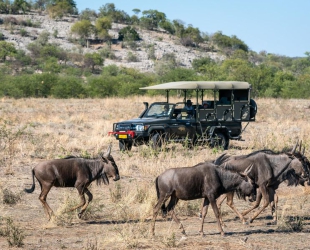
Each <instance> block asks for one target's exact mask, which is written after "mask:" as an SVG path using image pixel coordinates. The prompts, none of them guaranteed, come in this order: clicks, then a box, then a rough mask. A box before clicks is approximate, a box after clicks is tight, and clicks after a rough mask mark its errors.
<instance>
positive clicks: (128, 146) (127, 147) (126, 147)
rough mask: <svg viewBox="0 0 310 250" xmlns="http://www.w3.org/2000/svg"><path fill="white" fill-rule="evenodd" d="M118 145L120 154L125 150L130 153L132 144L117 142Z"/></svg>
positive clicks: (122, 141)
mask: <svg viewBox="0 0 310 250" xmlns="http://www.w3.org/2000/svg"><path fill="white" fill-rule="evenodd" d="M118 145H119V150H120V151H122V152H124V151H126V150H128V151H130V150H131V148H132V142H128V141H124V140H119V142H118Z"/></svg>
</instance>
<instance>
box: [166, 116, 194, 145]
mask: <svg viewBox="0 0 310 250" xmlns="http://www.w3.org/2000/svg"><path fill="white" fill-rule="evenodd" d="M170 134H171V135H170V136H171V137H172V138H174V139H183V138H186V137H187V138H193V137H194V136H195V135H196V121H195V117H194V116H193V115H190V114H188V113H187V112H186V110H181V112H180V113H179V114H178V116H177V117H175V118H174V119H171V121H170Z"/></svg>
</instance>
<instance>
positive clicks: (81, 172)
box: [25, 145, 120, 220]
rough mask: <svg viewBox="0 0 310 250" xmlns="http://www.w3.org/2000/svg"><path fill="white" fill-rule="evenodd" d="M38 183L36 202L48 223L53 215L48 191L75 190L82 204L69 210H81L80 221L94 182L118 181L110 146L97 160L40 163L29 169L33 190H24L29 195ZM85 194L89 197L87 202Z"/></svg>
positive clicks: (76, 159) (72, 159) (78, 159)
mask: <svg viewBox="0 0 310 250" xmlns="http://www.w3.org/2000/svg"><path fill="white" fill-rule="evenodd" d="M34 177H36V179H37V180H38V182H39V183H40V186H41V193H40V196H39V200H40V201H41V202H42V205H43V208H44V211H45V213H46V215H47V217H48V219H49V220H50V219H51V217H52V215H53V210H52V209H51V208H50V206H49V205H48V204H47V202H46V197H47V194H48V192H49V191H50V189H51V188H52V187H53V186H54V187H75V188H76V189H77V190H78V192H79V195H80V199H81V202H80V204H79V205H77V206H75V207H73V208H71V209H70V211H73V210H75V209H78V208H80V207H82V208H81V211H80V212H79V213H78V216H79V218H81V216H82V214H83V213H84V211H85V210H86V208H87V206H88V204H89V202H90V201H91V200H92V198H93V195H92V194H91V192H90V191H89V190H88V186H89V185H90V184H91V183H92V182H93V181H95V180H96V181H97V184H101V183H102V182H103V183H104V184H105V185H108V184H109V178H113V180H114V181H117V180H119V179H120V176H119V172H118V167H117V165H116V163H115V161H114V159H113V157H112V155H111V145H110V146H109V147H108V150H107V152H106V153H105V154H101V155H100V157H99V158H96V159H85V158H79V157H74V156H70V157H67V158H64V159H55V160H49V161H44V162H41V163H39V164H38V165H37V166H35V167H34V168H33V169H32V181H33V183H32V187H31V188H30V189H25V191H26V192H27V193H32V192H33V191H34V189H35V180H34ZM84 194H86V195H87V196H88V200H87V201H86V199H85V196H84Z"/></svg>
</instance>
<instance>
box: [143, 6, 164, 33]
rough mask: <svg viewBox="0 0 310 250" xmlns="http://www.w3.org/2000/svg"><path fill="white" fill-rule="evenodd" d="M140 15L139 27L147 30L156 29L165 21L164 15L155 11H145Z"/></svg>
mask: <svg viewBox="0 0 310 250" xmlns="http://www.w3.org/2000/svg"><path fill="white" fill-rule="evenodd" d="M142 15H143V16H142V17H141V18H140V25H141V26H142V27H144V28H146V29H149V30H153V29H156V28H158V26H159V24H160V23H161V22H164V21H166V14H165V13H163V12H159V11H157V10H145V11H143V12H142Z"/></svg>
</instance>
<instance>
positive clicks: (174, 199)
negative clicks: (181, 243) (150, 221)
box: [167, 193, 185, 234]
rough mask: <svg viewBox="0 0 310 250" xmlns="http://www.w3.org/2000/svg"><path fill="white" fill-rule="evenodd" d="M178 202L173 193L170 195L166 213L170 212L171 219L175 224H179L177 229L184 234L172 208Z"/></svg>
mask: <svg viewBox="0 0 310 250" xmlns="http://www.w3.org/2000/svg"><path fill="white" fill-rule="evenodd" d="M178 201H179V199H178V198H177V197H176V196H175V193H173V194H172V195H171V198H170V201H169V203H168V206H167V212H168V213H169V212H170V211H171V218H172V219H173V220H174V221H175V222H176V223H177V224H179V229H181V230H182V233H183V234H185V230H184V227H183V224H182V223H181V221H180V220H179V219H178V217H177V216H176V214H175V212H174V208H175V206H176V204H177V203H178Z"/></svg>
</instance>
